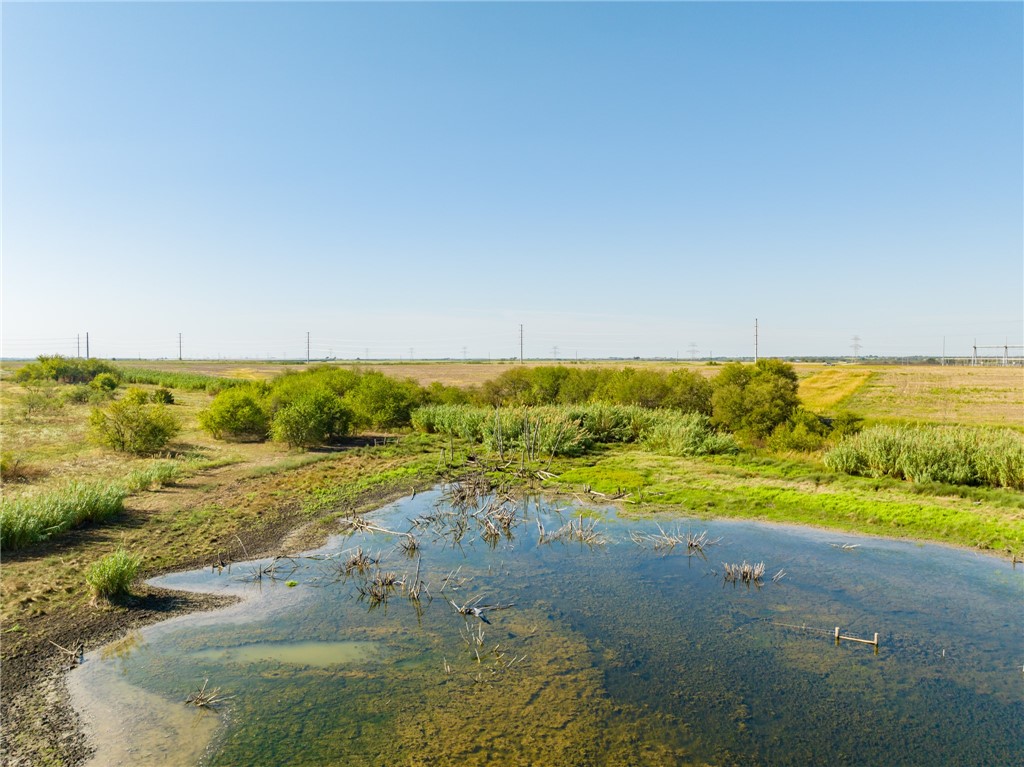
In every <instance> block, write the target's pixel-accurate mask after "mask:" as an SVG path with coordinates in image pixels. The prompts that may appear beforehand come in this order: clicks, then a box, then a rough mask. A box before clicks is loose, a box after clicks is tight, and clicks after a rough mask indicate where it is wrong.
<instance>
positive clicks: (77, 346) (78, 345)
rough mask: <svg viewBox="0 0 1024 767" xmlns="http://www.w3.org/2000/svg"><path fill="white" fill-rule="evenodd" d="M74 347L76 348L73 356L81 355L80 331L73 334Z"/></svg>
mask: <svg viewBox="0 0 1024 767" xmlns="http://www.w3.org/2000/svg"><path fill="white" fill-rule="evenodd" d="M75 348H76V349H77V351H76V352H75V356H76V357H81V356H82V334H81V333H76V334H75Z"/></svg>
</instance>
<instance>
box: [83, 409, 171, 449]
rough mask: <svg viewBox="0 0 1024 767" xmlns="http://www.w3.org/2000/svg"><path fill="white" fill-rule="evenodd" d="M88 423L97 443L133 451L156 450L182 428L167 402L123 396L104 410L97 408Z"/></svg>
mask: <svg viewBox="0 0 1024 767" xmlns="http://www.w3.org/2000/svg"><path fill="white" fill-rule="evenodd" d="M89 426H90V437H91V438H92V440H93V441H94V442H96V443H97V444H100V445H103V446H105V447H109V448H112V449H114V450H117V451H118V452H121V453H132V454H134V455H146V454H149V453H155V452H156V451H157V450H160V449H161V448H163V447H164V446H166V445H167V443H168V442H169V441H170V440H171V439H172V438H173V437H174V436H175V435H176V434H177V433H178V432H179V431H180V430H181V425H180V424H179V423H178V419H177V418H175V417H174V416H173V415H172V414H171V413H170V411H168V410H167V408H166V407H165V406H164V405H142V404H139V403H136V402H127V401H124V400H122V401H120V402H113V403H111V404H110V406H109V407H107V408H106V409H105V410H102V409H100V408H94V409H93V411H92V415H91V416H90V417H89Z"/></svg>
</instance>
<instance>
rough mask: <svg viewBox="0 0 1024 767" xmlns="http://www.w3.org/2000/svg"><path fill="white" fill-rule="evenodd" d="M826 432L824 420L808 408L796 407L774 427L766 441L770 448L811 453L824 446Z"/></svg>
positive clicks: (826, 427) (827, 430)
mask: <svg viewBox="0 0 1024 767" xmlns="http://www.w3.org/2000/svg"><path fill="white" fill-rule="evenodd" d="M828 433H829V427H828V424H827V422H826V421H824V420H823V419H822V418H820V417H819V416H817V415H815V414H814V413H812V412H810V411H809V410H804V409H803V408H797V409H796V411H795V412H794V413H793V415H792V416H791V417H790V420H789V421H787V422H786V423H782V424H779V425H778V426H776V427H775V429H774V430H773V431H772V433H771V436H769V437H768V440H767V442H768V447H770V448H771V449H772V450H796V451H799V452H802V453H812V452H814V451H815V450H821V448H822V447H824V446H825V441H826V438H827V437H828Z"/></svg>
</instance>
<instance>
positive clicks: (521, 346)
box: [519, 325, 523, 365]
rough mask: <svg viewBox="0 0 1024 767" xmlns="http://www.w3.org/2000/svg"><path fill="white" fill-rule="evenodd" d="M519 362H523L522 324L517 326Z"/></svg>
mask: <svg viewBox="0 0 1024 767" xmlns="http://www.w3.org/2000/svg"><path fill="white" fill-rule="evenodd" d="M519 364H520V365H522V364H523V326H522V325H520V326H519Z"/></svg>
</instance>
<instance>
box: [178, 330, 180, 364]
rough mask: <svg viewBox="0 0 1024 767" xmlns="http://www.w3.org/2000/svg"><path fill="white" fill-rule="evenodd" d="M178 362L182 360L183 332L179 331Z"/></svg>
mask: <svg viewBox="0 0 1024 767" xmlns="http://www.w3.org/2000/svg"><path fill="white" fill-rule="evenodd" d="M178 362H181V333H178Z"/></svg>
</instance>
